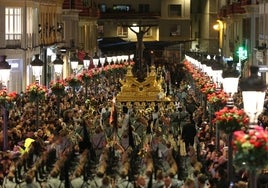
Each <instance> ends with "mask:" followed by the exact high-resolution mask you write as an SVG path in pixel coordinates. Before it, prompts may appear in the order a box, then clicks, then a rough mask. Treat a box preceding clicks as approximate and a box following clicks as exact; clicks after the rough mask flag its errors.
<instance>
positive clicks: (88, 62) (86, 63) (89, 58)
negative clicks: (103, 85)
mask: <svg viewBox="0 0 268 188" xmlns="http://www.w3.org/2000/svg"><path fill="white" fill-rule="evenodd" d="M90 60H91V57H90V56H89V55H88V53H86V55H85V57H84V59H83V63H84V69H86V70H87V69H88V67H89V65H90Z"/></svg>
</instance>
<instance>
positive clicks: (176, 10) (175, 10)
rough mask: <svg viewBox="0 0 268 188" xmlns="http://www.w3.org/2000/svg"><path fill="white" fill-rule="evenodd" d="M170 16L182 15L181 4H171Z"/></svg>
mask: <svg viewBox="0 0 268 188" xmlns="http://www.w3.org/2000/svg"><path fill="white" fill-rule="evenodd" d="M168 16H169V17H180V16H181V5H169V11H168Z"/></svg>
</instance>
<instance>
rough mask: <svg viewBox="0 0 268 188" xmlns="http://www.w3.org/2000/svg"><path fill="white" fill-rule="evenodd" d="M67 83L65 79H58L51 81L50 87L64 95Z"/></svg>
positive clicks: (54, 91) (59, 94)
mask: <svg viewBox="0 0 268 188" xmlns="http://www.w3.org/2000/svg"><path fill="white" fill-rule="evenodd" d="M65 86H66V83H65V82H64V80H56V81H51V82H50V89H51V91H52V93H53V94H55V95H57V96H61V95H64V93H65Z"/></svg>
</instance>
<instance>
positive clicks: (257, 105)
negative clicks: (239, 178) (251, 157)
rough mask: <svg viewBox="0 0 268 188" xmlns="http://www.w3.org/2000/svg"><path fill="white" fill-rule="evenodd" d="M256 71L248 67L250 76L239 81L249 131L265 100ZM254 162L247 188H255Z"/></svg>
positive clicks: (254, 123) (255, 123)
mask: <svg viewBox="0 0 268 188" xmlns="http://www.w3.org/2000/svg"><path fill="white" fill-rule="evenodd" d="M258 71H259V67H257V66H251V67H250V73H251V75H250V76H249V77H248V78H245V79H243V80H241V82H240V88H241V90H242V97H243V104H244V111H245V112H246V113H247V115H248V116H249V128H250V129H251V128H254V127H256V126H257V121H258V116H259V115H260V113H261V112H262V111H263V105H264V98H265V90H266V84H265V82H264V81H263V80H262V79H261V78H260V77H259V76H258ZM266 151H267V150H266ZM266 156H267V154H266ZM256 160H258V159H256ZM259 161H261V160H259ZM254 162H255V163H256V168H254V167H253V166H251V168H250V169H249V175H250V177H249V188H257V186H256V170H257V168H258V167H259V166H260V164H259V163H258V161H254ZM257 164H258V165H257ZM246 165H247V164H246ZM262 165H263V167H264V166H265V164H262Z"/></svg>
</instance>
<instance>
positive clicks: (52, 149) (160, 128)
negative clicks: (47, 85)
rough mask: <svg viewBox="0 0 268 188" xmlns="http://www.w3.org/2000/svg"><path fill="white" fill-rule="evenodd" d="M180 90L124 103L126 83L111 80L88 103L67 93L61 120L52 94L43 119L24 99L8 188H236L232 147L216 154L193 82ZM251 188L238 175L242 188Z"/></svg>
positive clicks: (14, 129) (8, 156) (7, 167)
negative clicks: (230, 177)
mask: <svg viewBox="0 0 268 188" xmlns="http://www.w3.org/2000/svg"><path fill="white" fill-rule="evenodd" d="M176 68H177V69H176V70H177V71H178V73H179V74H180V73H181V75H184V74H186V73H185V72H184V70H185V69H184V68H183V66H181V65H179V66H177V67H176ZM163 76H165V74H164V73H163ZM168 83H169V82H168ZM176 84H177V85H176V87H175V86H172V87H171V88H172V90H171V89H169V91H166V92H167V95H169V96H170V97H171V98H172V101H169V102H160V101H156V102H125V103H119V102H116V101H114V97H115V96H116V94H117V93H118V92H119V91H120V86H121V85H120V82H119V77H117V76H111V77H109V78H105V77H103V78H102V79H99V80H97V81H96V82H94V83H91V84H90V85H89V86H88V87H89V88H90V89H89V92H88V93H87V96H85V91H84V88H83V87H81V88H80V89H78V90H77V91H76V92H72V91H68V90H67V92H66V95H65V96H63V97H62V98H61V100H60V114H57V113H58V112H57V109H56V106H57V105H56V102H57V101H56V97H55V95H53V94H52V93H49V94H48V96H47V97H46V98H45V99H44V100H42V101H40V103H39V115H37V113H36V106H35V105H36V104H35V103H33V102H30V101H29V96H27V94H26V93H21V94H20V96H19V97H18V98H17V99H16V103H15V106H14V107H13V108H12V109H11V110H9V114H8V117H9V118H8V128H9V131H8V141H9V142H8V148H9V151H5V152H1V154H0V158H1V162H0V173H1V174H0V179H1V183H2V185H3V187H18V186H19V187H47V188H59V187H68V188H69V187H73V188H79V187H91V188H94V187H95V188H97V187H103V188H104V187H107V188H108V187H118V188H121V187H122V188H126V187H129V188H131V187H137V188H138V187H148V188H151V187H153V188H158V187H159V188H160V187H173V188H175V187H183V188H205V187H211V188H213V187H216V188H228V187H229V184H228V182H227V173H226V170H227V148H226V139H225V137H224V135H223V136H222V137H221V140H220V148H219V149H217V148H216V147H215V139H216V138H215V130H214V129H213V127H212V126H211V125H210V123H209V120H208V119H207V117H206V116H205V115H204V109H203V106H202V105H201V101H200V100H199V98H198V96H196V93H195V91H194V90H193V89H192V88H191V87H190V83H189V82H188V81H187V80H186V77H185V78H184V79H182V81H181V82H180V83H179V84H178V83H176ZM93 88H94V89H93ZM74 98H75V104H74V103H73V101H74ZM37 118H38V121H37ZM37 122H38V127H37ZM1 124H2V121H1ZM0 137H1V138H0V141H1V142H3V138H2V137H3V134H0ZM247 180H248V176H247V172H246V171H243V170H242V171H240V172H237V173H236V180H235V182H236V184H235V185H234V186H235V187H246V186H247V184H246V183H247Z"/></svg>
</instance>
